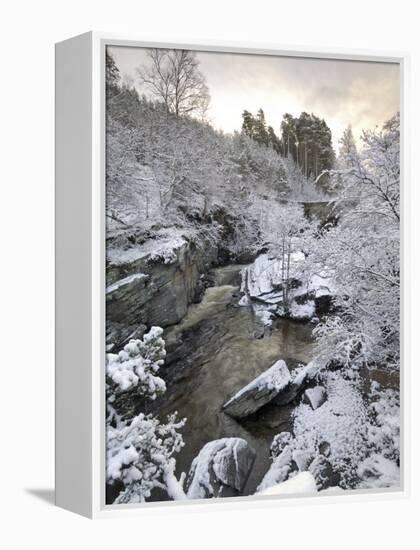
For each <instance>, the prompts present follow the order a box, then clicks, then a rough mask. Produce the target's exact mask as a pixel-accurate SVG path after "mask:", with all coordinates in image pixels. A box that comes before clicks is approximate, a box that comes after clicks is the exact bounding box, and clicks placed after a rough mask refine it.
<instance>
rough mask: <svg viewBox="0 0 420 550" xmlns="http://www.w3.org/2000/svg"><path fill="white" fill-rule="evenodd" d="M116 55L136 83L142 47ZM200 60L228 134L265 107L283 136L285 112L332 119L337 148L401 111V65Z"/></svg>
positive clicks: (214, 113)
mask: <svg viewBox="0 0 420 550" xmlns="http://www.w3.org/2000/svg"><path fill="white" fill-rule="evenodd" d="M112 53H113V55H114V57H115V60H116V63H117V65H118V67H119V69H120V71H121V73H122V74H123V75H127V77H129V78H131V79H134V78H135V76H136V67H139V66H141V65H142V64H144V63H145V62H146V56H145V50H143V49H142V48H128V47H124V48H123V47H114V48H112ZM198 58H199V60H200V66H201V70H202V72H203V73H204V75H205V76H206V78H207V82H208V86H209V89H210V94H211V104H210V112H209V116H210V120H211V122H212V124H213V125H214V126H215V127H217V128H219V129H222V130H224V131H225V132H233V131H234V130H238V129H240V126H241V113H242V111H243V110H244V109H247V110H249V111H251V112H256V111H257V110H258V109H259V108H260V107H262V108H263V109H264V111H265V114H266V118H267V121H268V123H269V124H271V125H272V126H273V127H274V129H275V130H276V131H277V132H278V133H279V126H280V123H281V119H282V116H283V114H284V113H286V112H288V113H291V114H292V115H294V116H298V115H299V114H300V112H302V111H307V112H310V113H312V112H313V113H314V114H316V115H317V116H320V117H321V118H324V119H325V120H326V122H327V124H328V125H329V127H330V128H331V131H332V134H333V143H334V146H335V147H336V146H337V143H338V139H339V138H340V136H341V134H342V133H343V130H344V128H345V127H346V126H347V125H348V124H351V125H352V127H353V130H354V134H355V136H359V135H360V134H361V131H362V129H373V128H374V127H375V126H381V125H382V124H383V123H384V122H385V121H386V120H387V119H388V118H390V117H391V116H392V115H393V114H394V113H395V112H396V111H398V110H399V108H400V94H399V66H398V65H397V64H393V63H372V62H360V61H337V60H326V59H309V58H296V57H280V56H278V57H277V56H262V55H244V54H230V53H229V54H228V53H214V52H198ZM139 91H140V92H143V91H144V90H142V89H141V88H140V89H139Z"/></svg>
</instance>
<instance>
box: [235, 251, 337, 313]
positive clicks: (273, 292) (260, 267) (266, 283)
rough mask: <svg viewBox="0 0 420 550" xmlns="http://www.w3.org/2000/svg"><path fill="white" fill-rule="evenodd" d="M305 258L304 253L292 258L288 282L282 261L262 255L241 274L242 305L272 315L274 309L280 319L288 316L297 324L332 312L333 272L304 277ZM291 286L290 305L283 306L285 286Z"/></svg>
mask: <svg viewBox="0 0 420 550" xmlns="http://www.w3.org/2000/svg"><path fill="white" fill-rule="evenodd" d="M304 260H305V257H304V254H303V253H302V252H299V251H296V252H293V253H292V254H291V256H290V266H288V269H290V276H289V280H288V281H285V280H284V271H283V269H282V260H281V259H279V258H275V257H272V256H270V255H269V254H261V255H260V256H258V258H257V259H256V260H255V261H254V263H253V264H251V265H250V266H248V267H246V268H244V269H243V270H242V272H241V275H242V286H241V291H242V292H243V293H244V296H243V298H242V299H241V301H240V305H252V306H253V307H254V308H255V307H256V304H259V308H260V310H261V307H262V306H265V307H266V308H267V311H268V312H271V314H272V309H273V307H274V309H275V311H276V314H277V315H278V316H279V317H284V316H287V317H289V318H291V319H295V320H297V321H309V320H312V319H318V318H319V317H320V316H322V315H325V314H327V313H328V312H329V311H331V308H332V305H333V300H332V296H333V293H334V291H333V284H332V277H331V274H330V273H323V272H321V273H319V274H316V275H315V274H314V275H312V276H310V277H308V276H304V274H303V271H302V269H301V265H302V264H303V263H304ZM284 285H287V287H288V290H287V294H288V298H289V303H288V307H287V313H286V304H284V303H283V298H284V296H283V287H284Z"/></svg>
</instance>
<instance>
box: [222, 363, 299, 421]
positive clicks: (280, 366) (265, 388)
mask: <svg viewBox="0 0 420 550" xmlns="http://www.w3.org/2000/svg"><path fill="white" fill-rule="evenodd" d="M290 382H291V376H290V372H289V369H288V368H287V365H286V363H285V362H284V361H283V360H282V359H280V360H279V361H277V362H276V363H274V365H273V366H271V367H270V368H269V369H268V370H266V371H265V372H263V373H262V374H260V375H259V376H257V378H255V379H254V380H252V382H250V383H249V384H248V385H246V386H245V387H243V388H242V389H241V390H239V391H238V392H237V393H235V395H234V396H233V397H231V398H230V399H229V400H228V401H227V402H226V403H225V404H224V405H223V410H224V411H225V413H227V414H228V415H229V416H232V417H233V418H245V417H247V416H249V415H251V414H253V413H255V412H256V411H258V410H259V409H260V408H261V407H263V406H264V405H266V404H267V403H270V401H272V400H273V399H274V398H275V397H276V396H278V395H279V393H280V392H281V391H282V390H285V389H286V388H288V387H289V386H290Z"/></svg>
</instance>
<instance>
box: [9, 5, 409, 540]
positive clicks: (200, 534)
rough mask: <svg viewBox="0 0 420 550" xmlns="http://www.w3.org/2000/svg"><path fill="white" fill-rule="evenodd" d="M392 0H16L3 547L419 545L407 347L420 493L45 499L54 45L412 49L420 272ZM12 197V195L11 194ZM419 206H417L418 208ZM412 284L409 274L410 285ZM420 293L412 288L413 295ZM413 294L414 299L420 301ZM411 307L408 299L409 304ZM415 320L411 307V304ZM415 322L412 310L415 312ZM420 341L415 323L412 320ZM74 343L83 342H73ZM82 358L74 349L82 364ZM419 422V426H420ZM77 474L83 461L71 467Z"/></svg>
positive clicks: (404, 15)
mask: <svg viewBox="0 0 420 550" xmlns="http://www.w3.org/2000/svg"><path fill="white" fill-rule="evenodd" d="M415 4H416V3H415V2H412V1H403V0H401V1H400V2H395V1H394V2H389V1H387V0H380V1H376V0H371V1H369V2H368V1H366V0H362V1H359V0H352V1H351V2H339V1H337V0H327V1H322V0H318V1H313V0H295V1H291V0H288V1H287V2H283V1H280V0H274V1H272V2H270V1H269V0H258V1H257V0H254V1H250V0H241V1H231V2H228V1H227V0H222V1H220V0H211V1H210V0H208V1H206V2H202V1H201V2H200V1H199V0H195V1H194V0H159V1H154V2H141V1H139V0H135V1H133V0H131V1H130V0H118V1H117V0H112V1H109V0H91V1H89V0H72V1H69V0H61V1H57V0H56V1H53V0H38V1H30V0H27V1H19V0H14V1H13V2H12V0H9V2H8V3H3V5H2V10H1V22H0V25H1V32H0V40H1V48H0V53H1V65H0V71H1V72H0V74H1V76H2V84H1V87H0V90H1V100H0V109H1V114H0V140H1V147H0V151H1V158H2V161H1V164H0V174H1V180H0V181H1V187H0V189H1V192H2V199H1V202H0V205H1V209H0V224H1V229H0V238H1V243H2V262H1V269H0V276H1V284H0V289H1V295H0V323H1V327H0V335H1V336H2V353H1V366H0V368H1V370H0V373H1V375H0V388H1V392H0V406H1V416H0V446H1V448H2V450H1V452H0V460H1V464H2V465H1V468H0V479H1V483H0V506H1V508H2V511H1V515H0V522H1V523H2V524H3V527H2V528H1V529H0V540H1V539H3V538H9V541H8V543H6V544H5V545H4V546H3V547H4V548H7V549H9V548H24V547H26V548H34V549H35V548H43V549H45V550H46V549H50V548H62V549H67V548H71V549H72V550H75V549H78V548H88V547H93V546H95V548H98V549H100V550H101V549H108V548H124V547H125V546H127V547H133V548H135V547H137V548H138V547H142V548H146V547H150V548H153V549H160V548H162V549H163V548H176V549H178V548H183V549H184V548H187V549H189V548H194V549H196V548H200V549H201V548H214V547H216V546H219V547H220V548H223V549H225V548H235V549H236V548H264V547H270V548H276V547H278V548H287V547H289V546H290V547H292V548H294V549H295V548H297V549H299V548H311V549H316V548H323V549H324V548H325V549H328V548H335V549H336V548H340V550H346V549H348V548H352V549H353V548H363V549H365V548H381V550H382V549H388V548H396V547H397V546H399V547H400V548H404V549H411V548H415V547H417V546H416V543H417V544H418V540H419V535H418V518H419V512H418V509H419V508H418V509H417V511H415V506H416V505H417V506H418V505H419V503H420V502H419V476H418V474H417V469H418V468H417V461H418V457H419V453H418V447H419V437H418V431H419V430H418V419H419V418H420V417H419V406H418V400H417V403H416V399H415V395H416V394H417V391H416V389H415V388H417V387H418V385H419V376H418V374H417V372H416V369H417V365H416V364H415V360H416V359H417V358H418V354H415V353H413V360H412V376H411V384H412V387H413V388H414V389H413V403H412V405H413V407H412V424H413V428H414V429H413V434H412V435H413V438H412V450H413V452H415V455H414V458H413V461H412V462H413V470H414V471H413V476H412V481H413V483H412V485H413V489H412V497H411V498H410V499H409V500H401V501H398V502H395V501H394V502H386V501H379V502H363V503H358V504H354V503H348V502H347V503H346V502H343V503H340V504H338V505H334V506H331V505H324V504H319V505H316V506H308V505H304V504H302V505H301V506H298V507H297V506H290V507H284V506H282V507H281V508H278V509H269V510H264V511H255V510H241V511H238V512H226V511H224V512H221V511H219V512H218V511H217V509H216V511H214V512H211V513H210V514H209V513H206V514H204V513H202V512H191V511H188V512H185V514H180V513H179V512H177V513H176V514H172V513H171V512H164V513H160V514H158V513H156V514H152V515H148V516H147V518H145V519H144V520H142V519H141V516H140V515H139V516H138V519H136V520H132V519H117V520H112V521H100V522H90V521H88V520H86V519H83V518H79V517H77V516H75V515H72V514H70V513H68V512H65V511H63V510H59V509H56V508H54V507H53V506H51V504H50V503H48V502H46V501H45V500H44V499H43V498H40V495H41V496H42V497H47V498H48V497H50V498H51V489H52V487H53V411H54V409H53V388H54V379H53V344H54V341H53V322H54V318H53V313H54V312H53V288H54V287H53V285H54V272H53V242H54V241H53V151H54V133H53V129H54V127H53V116H54V47H53V46H54V42H56V41H59V40H62V39H65V38H67V37H70V36H72V35H76V34H79V33H82V32H85V31H87V30H92V29H93V30H103V31H108V32H113V33H120V34H121V35H129V36H138V38H139V39H141V38H142V37H146V38H156V39H161V40H165V39H170V38H179V39H185V40H186V41H188V40H191V41H194V40H196V41H204V40H205V39H206V38H208V39H220V40H221V41H226V40H240V41H252V42H255V44H256V45H258V42H259V41H260V42H273V43H278V44H280V45H284V46H293V45H294V44H297V45H304V46H307V47H309V48H310V47H311V46H312V47H316V46H320V47H322V46H324V47H338V48H368V49H379V50H390V51H393V50H398V51H400V50H402V51H411V53H412V65H413V67H412V80H413V87H412V94H411V95H412V98H413V100H414V101H413V102H412V104H411V129H412V138H413V139H412V146H411V149H412V153H413V168H412V183H411V193H412V194H411V201H410V202H411V206H412V209H413V215H412V222H413V227H412V231H413V249H412V253H410V260H411V263H412V267H413V269H414V268H415V271H414V272H413V274H412V280H413V281H416V280H418V278H419V277H418V275H419V274H418V270H417V268H418V264H417V262H418V255H417V254H416V257H414V253H415V248H417V249H418V237H417V235H418V230H419V226H418V223H417V220H416V219H415V218H416V217H417V218H418V214H416V215H414V207H415V205H416V204H418V201H419V193H418V186H419V182H418V181H417V176H418V170H416V171H415V172H414V170H415V166H414V165H415V164H416V165H417V166H416V168H418V161H417V160H416V159H415V157H416V156H417V157H418V154H417V152H418V149H419V146H420V144H419V130H418V128H419V123H420V121H419V111H418V98H419V96H420V86H419V77H420V74H419V72H420V71H419V60H420V51H419V43H420V41H419V28H418V27H419V21H418V17H416V16H415V7H414V6H415ZM3 195H4V196H3ZM417 210H418V206H417ZM413 286H414V285H413ZM414 299H418V292H417V290H416V289H414V288H413V291H412V300H414ZM417 305H418V303H417ZM416 309H418V308H416V304H415V303H412V311H413V312H415V310H416ZM413 317H414V315H413ZM414 321H416V319H414ZM412 333H413V337H412V339H413V347H417V341H416V340H417V334H418V324H416V326H413V331H412ZM76 351H77V350H76V349H75V353H76ZM76 360H77V357H76V356H75V361H76ZM415 432H417V433H415ZM74 475H77V472H74Z"/></svg>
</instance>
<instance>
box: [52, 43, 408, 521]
mask: <svg viewBox="0 0 420 550" xmlns="http://www.w3.org/2000/svg"><path fill="white" fill-rule="evenodd" d="M405 70H406V58H405V57H404V56H380V55H372V54H363V55H362V54H360V53H358V54H352V53H351V52H345V53H337V52H327V51H324V52H322V51H316V52H308V51H296V50H286V49H280V48H273V47H271V48H268V47H260V48H250V47H249V46H246V45H237V46H232V45H230V46H224V45H223V44H222V45H221V44H217V45H215V44H213V45H211V44H201V45H190V44H181V43H171V44H168V43H160V42H159V43H158V42H156V43H150V42H139V41H136V40H122V39H119V38H116V37H110V36H105V35H99V34H96V33H87V34H85V35H81V36H79V37H76V38H72V39H70V40H67V41H65V42H61V43H59V44H57V46H56V243H57V247H56V259H57V260H56V261H57V264H56V266H57V286H56V288H57V291H56V298H57V300H56V301H57V324H56V334H57V338H56V349H57V352H56V359H57V366H56V404H57V407H56V426H57V429H56V496H57V504H58V505H60V506H63V507H65V508H68V509H70V510H73V511H76V512H78V513H81V514H84V515H87V516H90V517H97V516H107V515H111V514H118V513H121V511H122V510H124V511H125V512H127V511H129V512H130V513H133V511H136V510H138V508H143V509H144V508H146V509H147V508H150V507H156V506H162V505H165V506H169V507H172V506H176V505H177V503H178V504H179V503H181V504H184V505H185V504H196V505H223V504H225V505H226V504H227V503H229V504H239V505H242V504H243V503H248V504H249V503H250V502H252V503H253V505H255V506H263V505H266V504H267V502H273V500H274V501H276V502H281V501H282V499H283V501H284V497H286V496H288V497H297V496H300V497H305V498H307V499H311V500H314V501H320V500H322V501H323V502H325V499H330V500H331V499H340V498H351V497H352V496H353V497H355V496H356V497H357V498H362V496H363V498H369V496H372V495H377V494H378V493H381V494H387V495H389V496H390V495H394V496H397V495H401V494H404V491H406V488H407V482H406V479H407V478H406V476H407V464H406V458H405V456H406V453H404V449H405V445H406V437H404V438H403V437H402V434H403V428H404V422H403V419H404V414H403V413H404V410H405V407H406V395H405V393H404V392H403V389H404V383H403V382H404V380H405V378H404V377H403V374H404V375H405V364H403V362H402V361H401V356H402V351H403V345H402V338H401V334H402V332H401V325H402V318H401V309H400V305H401V297H402V294H401V280H402V279H403V275H404V271H403V270H402V262H401V255H400V249H401V230H402V228H403V225H402V219H403V218H402V215H401V212H402V210H403V208H402V206H401V205H402V202H401V201H400V196H401V191H402V183H401V182H402V177H401V176H404V175H405V172H404V166H405V164H404V162H405V161H404V159H405V158H406V157H405V156H404V154H405V153H404V149H403V148H402V146H403V144H404V132H405V119H406V115H405V112H406V111H405V107H406V105H405V100H404V94H405V93H406V90H405V86H404V81H405ZM401 153H403V155H402V154H401ZM400 159H402V161H401V160H400ZM400 174H401V175H400ZM361 495H362V496H361Z"/></svg>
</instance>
